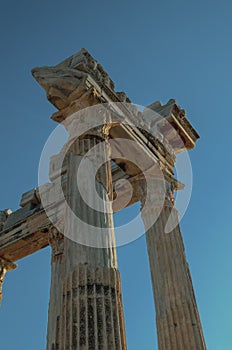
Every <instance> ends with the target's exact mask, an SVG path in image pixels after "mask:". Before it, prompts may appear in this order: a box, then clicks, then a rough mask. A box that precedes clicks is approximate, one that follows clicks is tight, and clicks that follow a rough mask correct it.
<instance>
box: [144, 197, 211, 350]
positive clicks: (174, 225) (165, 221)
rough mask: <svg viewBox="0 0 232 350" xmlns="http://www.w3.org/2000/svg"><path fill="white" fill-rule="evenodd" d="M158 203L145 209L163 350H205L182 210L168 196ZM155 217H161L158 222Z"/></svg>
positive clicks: (147, 237) (158, 331)
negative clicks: (186, 244)
mask: <svg viewBox="0 0 232 350" xmlns="http://www.w3.org/2000/svg"><path fill="white" fill-rule="evenodd" d="M149 195H150V196H151V194H149ZM157 204H158V203H157V200H155V201H153V202H152V201H151V202H150V205H148V206H147V208H149V209H147V210H145V211H143V210H142V219H143V221H144V224H145V228H146V241H147V249H148V255H149V262H150V272H151V279H152V286H153V293H154V300H155V308H156V324H157V334H158V345H159V350H205V349H206V345H205V341H204V337H203V332H202V326H201V322H200V317H199V313H198V309H197V304H196V299H195V295H194V291H193V285H192V280H191V276H190V271H189V268H188V263H187V260H186V256H185V250H184V244H183V240H182V236H181V231H180V227H179V224H178V213H177V211H176V209H175V208H174V207H173V204H172V202H171V200H170V198H167V197H166V198H165V201H164V203H163V206H162V208H161V207H160V206H159V205H157ZM154 217H155V218H157V217H158V219H157V220H156V221H155V220H154V221H155V222H153V219H154ZM170 228H171V230H170Z"/></svg>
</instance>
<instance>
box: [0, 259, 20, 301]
mask: <svg viewBox="0 0 232 350" xmlns="http://www.w3.org/2000/svg"><path fill="white" fill-rule="evenodd" d="M16 267H17V265H16V264H14V263H12V262H10V261H8V260H5V259H3V258H0V301H1V300H2V284H3V282H4V278H5V275H6V273H7V272H8V271H11V270H15V269H16Z"/></svg>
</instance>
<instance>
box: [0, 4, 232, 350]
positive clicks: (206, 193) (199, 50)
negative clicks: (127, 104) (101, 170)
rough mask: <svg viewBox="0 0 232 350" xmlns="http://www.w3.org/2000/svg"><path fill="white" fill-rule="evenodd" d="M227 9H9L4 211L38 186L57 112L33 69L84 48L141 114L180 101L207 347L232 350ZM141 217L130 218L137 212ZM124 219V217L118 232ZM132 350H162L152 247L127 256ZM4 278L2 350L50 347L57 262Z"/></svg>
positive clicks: (122, 258) (40, 260)
mask: <svg viewBox="0 0 232 350" xmlns="http://www.w3.org/2000/svg"><path fill="white" fill-rule="evenodd" d="M231 12H232V3H231V2H230V1H221V2H219V1H206V0H203V1H183V0H179V1H170V0H168V1H167V0H166V1H154V0H144V1H142V2H137V3H136V2H135V1H131V0H127V1H121V0H118V1H111V0H108V1H106V0H105V1H101V0H99V1H88V2H86V3H84V2H83V1H77V0H76V1H70V0H67V1H66V2H64V1H60V0H57V1H54V0H49V1H44V0H40V1H36V2H35V1H33V2H32V1H29V0H21V1H16V0H11V1H8V2H6V1H5V2H4V3H2V4H1V12H0V29H1V65H0V70H1V83H0V92H1V94H0V99H1V137H0V144H1V169H2V170H1V181H0V192H1V196H0V208H2V209H4V208H12V209H16V208H17V207H18V203H19V201H20V197H21V194H22V193H24V192H26V191H27V190H29V189H31V188H33V187H34V186H36V185H37V171H38V162H39V158H40V154H41V151H42V148H43V145H44V143H45V141H46V139H47V138H48V136H49V134H50V133H51V131H52V130H53V129H54V127H55V126H56V125H55V123H54V122H52V121H51V120H50V115H51V114H52V113H53V112H54V110H55V109H54V107H53V106H52V105H50V104H49V103H48V102H47V100H46V97H45V94H44V91H43V90H42V89H41V88H40V87H39V85H38V84H37V83H36V82H35V81H34V79H33V78H32V77H31V73H30V69H31V68H33V67H35V66H40V65H54V64H56V63H58V62H60V61H61V60H62V59H64V58H66V57H68V56H70V55H72V54H73V53H75V52H77V51H78V50H79V49H80V48H81V47H86V48H87V49H88V50H89V51H90V52H91V54H92V55H93V56H94V57H95V58H96V59H98V61H99V62H100V63H101V64H102V65H103V66H104V67H105V69H106V70H107V71H108V73H109V74H110V76H111V77H112V79H113V80H114V81H115V83H116V89H117V90H119V91H120V90H124V91H126V92H127V94H128V95H129V97H130V98H131V100H132V101H133V102H134V103H137V104H141V105H148V104H150V103H152V102H154V101H155V100H161V101H162V102H163V103H165V102H166V101H167V100H168V99H169V98H176V99H177V101H178V103H179V104H180V105H181V106H182V107H183V108H185V109H186V111H187V115H188V118H189V119H190V121H191V123H192V124H193V125H194V126H195V128H196V129H197V131H198V132H199V134H200V135H201V139H200V140H199V142H198V143H197V145H196V148H195V149H194V150H193V151H191V153H190V157H191V162H192V167H193V177H194V182H193V193H192V197H191V202H190V205H189V208H188V211H187V213H186V214H185V216H184V218H183V220H182V222H181V227H182V232H183V237H184V241H185V246H186V253H187V258H188V262H189V264H190V270H191V273H192V277H193V282H194V287H195V292H196V297H197V302H198V307H199V311H200V315H201V320H202V324H203V329H204V334H205V339H206V343H207V347H208V349H210V350H230V349H231V344H232V317H231V310H232V299H231V295H232V278H231V266H232V258H231V247H232V237H231V226H232V225H231V221H230V219H231V195H232V193H231V180H230V179H231V171H232V166H231V129H232V118H231V93H232V91H231V80H232V79H231V78H232V69H231V68H232V64H231V62H232V22H231ZM138 210H139V209H138V206H135V207H133V209H131V210H130V213H129V214H130V215H131V214H132V212H133V213H137V212H138ZM126 215H127V213H126V212H124V213H122V214H121V215H117V218H116V221H117V223H120V222H122V221H123V220H125V216H126ZM118 256H119V265H120V271H121V275H122V284H123V298H124V305H125V307H124V309H125V318H126V327H127V339H128V348H129V349H133V350H141V349H144V350H152V349H157V345H156V334H155V318H154V306H153V298H152V291H151V284H150V276H149V267H148V259H147V254H146V246H145V239H144V237H142V238H140V239H138V240H137V241H135V242H134V243H132V244H130V245H127V246H125V247H122V248H120V249H119V250H118ZM18 265H19V267H18V269H17V270H16V271H14V272H11V273H9V274H8V275H7V277H6V281H5V283H4V300H3V303H2V306H1V310H0V311H1V312H0V329H1V346H2V349H4V350H13V349H15V348H16V347H17V349H24V350H29V349H31V348H33V349H34V350H37V349H38V350H39V349H40V350H41V349H44V348H45V341H46V320H47V304H48V297H49V280H50V251H49V249H45V250H44V251H41V252H39V253H36V254H34V255H33V256H31V257H28V258H26V259H24V260H22V261H19V262H18Z"/></svg>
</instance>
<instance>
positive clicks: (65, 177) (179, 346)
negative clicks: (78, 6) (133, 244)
mask: <svg viewBox="0 0 232 350" xmlns="http://www.w3.org/2000/svg"><path fill="white" fill-rule="evenodd" d="M32 74H33V76H34V78H35V79H36V80H37V82H38V83H39V84H40V85H41V86H42V87H43V88H44V89H45V90H46V94H47V98H48V100H49V101H50V102H51V103H52V104H53V105H54V106H55V107H56V108H57V109H58V111H57V112H56V113H54V114H53V115H52V117H51V118H52V119H53V120H54V121H56V122H58V123H63V125H64V127H66V129H67V130H68V131H69V132H70V133H71V134H72V135H71V138H70V140H72V142H70V140H69V145H68V146H67V145H66V146H67V147H66V146H64V148H63V149H62V150H61V152H60V153H59V154H57V155H54V156H53V157H52V158H51V163H50V183H48V184H44V185H43V186H42V187H41V188H40V187H37V188H34V189H32V190H30V191H28V192H27V193H25V194H23V196H22V200H21V203H20V206H21V208H20V209H18V210H16V211H15V212H11V211H10V210H4V211H1V212H0V284H1V285H2V283H3V279H4V275H5V273H6V272H7V271H9V270H12V269H14V268H15V267H16V265H15V262H17V261H18V260H20V259H22V258H24V257H26V256H28V255H30V254H32V253H34V252H36V251H38V250H40V249H42V248H44V247H46V246H48V245H50V246H51V251H52V254H51V255H52V256H51V269H52V277H51V289H50V290H51V291H50V301H49V317H48V330H47V350H74V349H75V350H87V349H89V350H100V349H101V350H107V349H108V350H126V349H127V345H126V334H125V325H124V313H123V303H122V289H121V282H120V274H119V271H118V265H117V255H116V248H115V237H114V236H115V235H114V227H113V212H115V211H117V210H120V209H122V203H123V202H124V197H126V196H127V193H126V191H127V190H126V188H127V187H125V188H124V186H123V185H122V186H121V187H120V188H119V189H117V191H118V192H117V194H116V186H115V184H116V182H118V180H120V179H126V180H127V181H129V183H130V184H131V186H132V189H133V191H132V195H131V198H130V200H129V202H128V203H127V204H126V205H127V206H128V205H131V204H133V203H135V202H137V201H139V202H140V203H141V214H142V219H143V222H144V226H145V228H146V241H147V251H148V255H149V262H150V271H151V281H152V286H153V292H154V302H155V308H156V324H157V333H158V348H159V350H203V349H206V345H205V342H204V337H203V332H202V326H201V322H200V317H199V313H198V309H197V304H196V300H195V296H194V291H193V286H192V281H191V276H190V272H189V268H188V263H187V261H186V257H185V251H184V245H183V241H182V236H181V231H180V227H179V224H178V213H177V211H176V209H175V203H174V202H175V201H174V192H175V191H176V190H179V189H182V188H183V185H182V184H181V183H180V182H178V181H177V180H176V179H175V178H174V165H175V160H176V154H178V153H180V152H183V151H185V150H190V149H192V148H194V146H195V142H196V141H197V139H198V138H199V136H198V134H197V132H196V131H195V130H194V128H193V127H192V126H191V124H190V123H189V121H188V120H187V118H186V114H185V111H184V110H183V109H181V108H180V107H179V106H178V104H177V103H176V101H175V100H169V101H168V102H167V103H166V104H164V105H163V104H161V103H160V102H155V103H153V104H151V105H150V106H149V108H148V109H146V110H144V111H141V110H137V109H136V108H135V107H134V106H133V105H132V104H131V101H130V99H129V98H128V97H127V95H126V94H125V93H124V92H116V91H115V87H114V83H113V82H112V80H111V79H110V77H109V75H108V74H107V73H106V72H105V70H104V69H103V68H102V66H101V65H100V64H99V63H98V62H97V61H96V60H95V59H94V58H93V57H92V56H91V55H90V54H89V53H88V52H87V51H86V50H85V49H82V50H81V51H80V52H78V53H77V54H75V55H73V56H72V57H70V58H68V59H66V60H65V61H63V62H61V63H60V64H58V65H56V66H54V67H40V68H35V69H33V70H32ZM104 104H106V105H107V107H105V112H106V115H107V118H105V119H104V118H103V119H104V120H103V119H102V120H103V121H102V126H98V127H95V128H93V129H92V130H91V128H90V129H89V130H88V131H87V132H85V133H84V134H82V135H81V136H79V137H77V138H75V128H74V129H73V127H70V124H69V120H70V119H69V117H70V116H71V115H75V113H79V112H80V113H82V111H84V110H85V108H87V107H91V106H98V105H99V106H100V107H102V108H103V109H104V107H103V106H104ZM111 115H117V116H118V115H119V116H120V118H121V119H120V118H118V122H115V121H114V122H112V119H111ZM80 120H81V118H80ZM74 121H75V117H74ZM125 121H127V123H125ZM73 130H74V131H73ZM116 138H123V139H126V140H130V141H134V144H136V149H135V150H133V147H132V148H131V149H130V152H131V154H133V153H135V152H137V153H138V157H140V158H142V159H143V161H144V164H145V167H146V169H151V171H150V175H149V179H150V180H149V181H150V185H149V186H150V187H149V191H148V190H147V184H146V179H145V178H144V176H143V173H141V169H140V168H139V167H136V166H134V165H133V164H132V162H131V161H129V160H128V161H127V159H126V157H123V153H122V156H121V158H120V157H118V158H117V159H116V158H113V157H112V156H111V153H112V152H113V150H112V149H111V143H110V141H111V140H114V139H116ZM102 141H104V142H102ZM94 146H99V147H98V154H95V158H96V157H102V158H103V160H104V161H103V162H102V165H101V169H100V171H99V172H98V173H97V175H96V179H95V181H96V188H97V191H98V193H99V196H100V197H101V199H103V200H105V201H107V203H108V205H109V207H111V209H112V210H106V211H105V212H104V211H103V212H102V211H100V210H99V211H98V210H93V209H92V208H90V207H89V206H88V205H85V203H84V201H83V199H82V198H81V195H80V193H79V192H78V188H77V186H76V183H75V174H76V172H77V170H78V166H79V164H80V162H81V160H82V159H83V157H84V156H86V155H87V157H88V154H87V153H88V152H89V151H91V149H93V147H94ZM64 149H65V150H66V151H65V152H66V153H65V156H64V157H63V154H62V152H64ZM91 159H92V158H91V157H90V162H91V161H92V160H91ZM154 169H160V171H161V173H162V175H163V179H164V185H165V186H164V188H165V191H164V193H161V191H160V188H159V186H158V185H157V181H155V179H156V180H157V178H156V170H154ZM153 171H154V173H153ZM60 184H62V192H63V194H64V196H60V194H59V193H60V192H59V185H60ZM84 185H85V190H86V191H87V195H88V196H89V197H91V195H92V193H91V191H89V192H88V188H90V187H89V186H90V178H89V176H88V174H86V177H85V184H84ZM52 193H53V194H54V193H55V194H56V195H55V197H54V196H53V195H51V194H52ZM43 195H44V196H45V197H46V198H49V200H48V202H49V201H50V202H49V205H48V206H47V208H45V207H44V205H43V201H42V196H43ZM162 195H163V197H164V198H163V200H161V199H160V197H162ZM116 197H117V198H119V199H120V198H121V202H120V200H116V201H115V198H116ZM54 198H55V200H54ZM64 201H65V202H68V206H70V207H71V208H72V212H73V213H75V215H78V216H79V217H80V218H82V219H83V220H84V221H85V222H87V223H89V224H90V225H91V224H92V226H93V223H94V224H96V225H97V227H98V229H99V230H98V232H100V233H99V237H101V244H99V246H93V245H88V243H86V244H84V243H83V242H78V239H77V240H73V239H72V237H73V234H77V236H78V235H79V234H80V235H82V236H83V237H85V236H86V237H87V236H88V234H89V232H87V231H88V229H89V228H88V227H89V226H87V228H86V231H85V232H79V231H80V228H79V226H78V225H75V224H74V223H73V219H72V217H71V214H70V213H69V212H68V211H67V210H64ZM65 208H66V207H65ZM66 209H67V208H66ZM54 218H57V219H54ZM154 218H156V219H155V220H154ZM55 220H56V221H57V223H58V224H57V225H56V224H55V223H54V222H55ZM153 221H154V222H153ZM168 222H169V226H170V222H171V224H172V225H171V230H170V231H169V232H166V226H167V223H168ZM125 234H126V232H125ZM19 263H20V262H19ZM0 293H1V287H0ZM5 293H6V291H5Z"/></svg>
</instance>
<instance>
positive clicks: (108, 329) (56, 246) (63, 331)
mask: <svg viewBox="0 0 232 350" xmlns="http://www.w3.org/2000/svg"><path fill="white" fill-rule="evenodd" d="M95 132H96V130H95ZM95 132H94V133H93V134H92V135H85V136H84V137H83V138H81V139H77V140H76V141H75V142H74V143H73V144H72V145H71V146H70V148H69V150H68V152H67V156H66V160H65V162H66V164H67V174H66V176H67V179H66V183H65V185H64V192H65V194H66V196H65V197H66V201H67V203H68V207H67V211H66V214H65V217H64V238H63V237H62V235H60V236H59V234H58V233H55V234H51V239H50V241H51V245H52V250H53V258H52V284H51V301H50V308H49V326H48V336H47V350H73V349H75V350H87V349H88V350H98V349H99V350H109V349H110V350H126V337H125V327H124V317H123V308H122V295H121V283H120V276H119V272H118V267H117V258H116V251H115V247H114V244H115V242H114V230H113V219H112V212H110V211H108V212H107V211H105V212H104V211H103V212H100V210H99V211H97V210H96V209H95V210H93V209H92V208H90V207H89V206H88V205H87V204H86V203H85V201H84V200H83V198H82V196H81V193H80V192H79V190H78V187H77V183H76V181H77V176H76V175H77V170H78V167H79V165H80V162H81V160H82V159H83V156H84V155H85V154H86V153H87V152H88V151H89V150H90V149H91V148H92V147H94V146H95V145H97V144H99V143H100V153H101V154H100V157H105V159H106V162H105V164H104V165H103V166H102V167H101V169H100V170H99V172H98V173H97V176H96V189H97V192H98V194H99V196H100V197H101V198H102V199H103V200H105V201H107V202H108V205H110V204H109V199H110V198H111V196H112V179H111V172H110V164H109V161H108V158H107V153H108V152H110V149H109V146H108V144H107V137H106V135H105V134H104V133H102V131H101V132H100V133H99V134H96V135H95ZM101 141H104V143H102V145H101ZM98 156H99V151H97V153H96V154H94V158H95V157H98ZM90 160H91V159H90ZM85 175H86V176H85V178H84V179H83V186H84V190H85V191H86V192H85V193H86V195H87V197H88V199H91V196H93V193H92V192H91V190H90V186H89V183H90V180H91V179H90V177H91V175H92V174H90V173H88V174H85ZM93 198H94V197H93ZM70 208H71V211H70V210H69V209H70ZM99 209H100V208H99ZM73 214H75V215H76V216H78V217H79V218H80V219H81V220H83V221H85V222H86V223H88V224H89V225H92V226H93V227H94V226H95V225H96V226H97V227H99V229H100V234H99V232H98V233H97V234H98V235H99V238H98V240H97V242H98V244H97V247H96V246H89V245H88V243H89V242H88V240H89V234H91V233H90V232H89V230H90V227H89V228H88V226H87V228H86V229H85V232H82V226H81V225H78V224H76V222H75V220H74V218H73ZM90 231H91V230H90ZM101 231H102V232H101ZM80 237H82V240H81V243H82V244H80V242H79V238H80ZM83 237H84V238H83ZM70 238H71V239H70Z"/></svg>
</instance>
